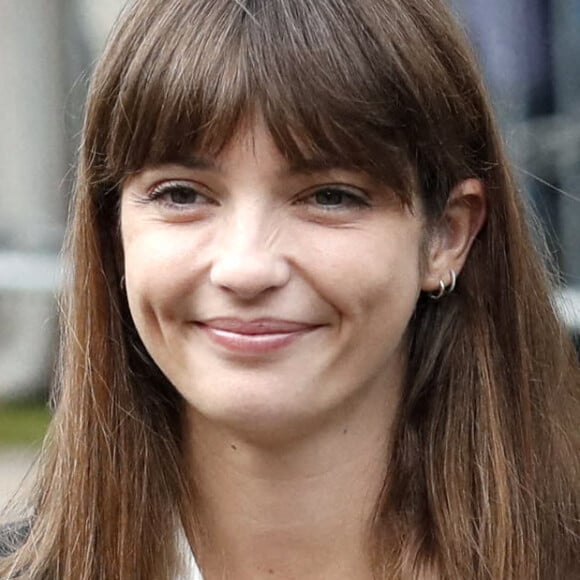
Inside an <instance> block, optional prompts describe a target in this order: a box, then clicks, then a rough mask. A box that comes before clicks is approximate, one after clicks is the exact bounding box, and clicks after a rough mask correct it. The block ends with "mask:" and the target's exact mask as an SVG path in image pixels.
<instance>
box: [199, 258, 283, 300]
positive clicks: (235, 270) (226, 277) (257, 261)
mask: <svg viewBox="0 0 580 580" xmlns="http://www.w3.org/2000/svg"><path fill="white" fill-rule="evenodd" d="M289 278H290V267H289V264H288V263H287V262H286V260H284V259H283V258H282V257H276V256H272V255H268V254H257V255H253V256H247V255H246V256H242V255H240V254H234V255H232V254H230V255H228V256H223V257H222V258H221V259H218V260H216V261H215V262H214V264H213V266H212V268H211V271H210V282H211V283H212V285H213V286H215V287H219V288H222V289H227V290H229V291H231V292H233V293H235V294H237V295H238V296H240V297H241V298H244V299H249V298H254V297H255V296H257V295H259V294H261V293H263V292H266V291H268V290H272V289H275V288H281V287H283V286H285V285H286V283H287V282H288V280H289Z"/></svg>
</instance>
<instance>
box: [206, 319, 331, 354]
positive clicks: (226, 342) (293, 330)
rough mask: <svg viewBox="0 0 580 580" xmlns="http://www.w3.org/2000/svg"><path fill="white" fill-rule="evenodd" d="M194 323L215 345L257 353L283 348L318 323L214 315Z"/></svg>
mask: <svg viewBox="0 0 580 580" xmlns="http://www.w3.org/2000/svg"><path fill="white" fill-rule="evenodd" d="M195 325H196V326H197V327H198V328H199V329H200V330H201V331H202V332H203V333H204V334H205V335H206V336H207V337H208V338H209V339H210V340H211V341H212V342H213V343H214V344H216V345H218V346H220V347H222V348H224V349H226V350H228V351H230V352H234V353H238V354H246V355H259V354H265V353H269V352H273V351H277V350H280V349H283V348H284V347H287V346H289V345H290V344H292V343H294V342H295V341H297V340H299V339H300V338H302V337H304V336H305V335H307V334H310V333H311V332H313V331H315V330H316V329H318V328H320V325H316V324H308V323H303V322H296V321H291V320H281V319H275V318H260V319H254V320H242V319H238V318H214V319H210V320H204V321H197V322H196V323H195Z"/></svg>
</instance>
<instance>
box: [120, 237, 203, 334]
mask: <svg viewBox="0 0 580 580" xmlns="http://www.w3.org/2000/svg"><path fill="white" fill-rule="evenodd" d="M182 238H183V239H182ZM190 246H191V242H190V241H189V240H188V239H187V237H186V236H180V235H179V234H178V233H176V232H170V231H168V230H163V229H159V230H156V229H154V228H152V229H151V230H149V231H140V230H138V229H137V230H135V229H134V230H131V229H129V230H127V232H126V233H125V235H124V236H123V247H124V261H125V284H126V291H127V298H128V302H129V308H130V311H131V315H132V317H133V320H134V322H135V325H136V326H137V329H138V331H139V333H140V334H142V335H145V334H150V333H151V332H153V331H159V330H160V326H159V323H160V319H161V318H165V319H172V318H177V317H179V315H180V310H183V309H184V308H185V307H186V303H184V301H183V300H179V299H178V298H179V297H180V296H183V295H184V294H186V293H187V291H188V289H189V288H190V285H191V283H192V280H191V278H192V275H193V267H194V263H193V260H192V256H193V255H195V254H194V253H193V251H192V249H191V247H190Z"/></svg>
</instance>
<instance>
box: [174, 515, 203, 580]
mask: <svg viewBox="0 0 580 580" xmlns="http://www.w3.org/2000/svg"><path fill="white" fill-rule="evenodd" d="M177 547H178V549H179V552H180V554H181V555H182V559H181V570H180V573H179V574H178V575H177V576H176V578H175V580H203V576H202V575H201V571H200V569H199V566H198V565H197V562H196V561H195V556H194V555H193V552H192V550H191V546H190V545H189V542H188V541H187V537H186V536H185V531H184V530H183V528H182V527H181V526H179V530H178V532H177Z"/></svg>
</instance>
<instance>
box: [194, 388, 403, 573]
mask: <svg viewBox="0 0 580 580" xmlns="http://www.w3.org/2000/svg"><path fill="white" fill-rule="evenodd" d="M376 394H377V396H374V397H363V400H362V401H358V402H353V403H352V404H350V405H349V407H348V409H347V410H342V411H341V412H337V413H336V415H335V416H333V417H332V418H331V419H329V420H328V421H327V422H325V424H324V426H323V427H320V428H318V429H317V430H316V431H313V432H309V433H306V434H303V435H302V436H301V437H299V438H294V439H292V440H288V441H285V442H282V441H280V440H276V444H274V445H273V444H266V443H263V442H261V441H260V439H259V438H249V437H244V436H241V435H240V434H239V432H238V431H234V430H230V429H228V428H227V427H223V426H219V425H216V424H214V423H212V422H211V421H208V420H207V419H206V418H204V417H203V416H201V415H199V414H197V413H196V412H195V411H194V410H192V409H190V410H189V416H188V449H189V458H188V459H189V464H190V469H191V472H192V473H193V474H195V475H194V481H195V486H196V488H197V495H198V497H199V498H200V504H201V505H200V510H201V513H200V516H201V520H202V523H203V526H204V529H205V532H206V534H205V537H206V540H205V543H204V545H203V546H199V547H198V548H197V552H198V553H197V554H196V556H197V557H198V560H199V561H200V563H201V565H202V567H203V569H204V578H205V579H206V580H213V579H214V578H220V579H224V578H227V579H232V578H235V579H236V580H246V579H247V580H250V579H252V580H260V579H262V578H268V579H270V580H271V579H272V578H301V579H302V580H314V579H317V580H320V579H323V578H324V579H325V580H329V579H334V578H336V579H338V578H357V579H358V580H363V579H367V578H368V579H371V578H372V577H373V576H372V571H371V566H370V561H371V559H370V551H369V549H370V542H369V540H370V532H371V522H372V519H373V515H374V509H375V506H376V502H377V499H378V496H379V494H380V491H381V489H382V485H383V482H384V479H385V465H386V463H387V457H388V446H389V433H390V429H391V425H392V420H393V416H394V413H395V410H396V402H397V401H398V389H390V388H388V387H387V388H385V385H384V383H383V384H382V385H381V386H380V389H377V393H376Z"/></svg>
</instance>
